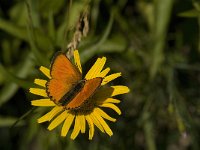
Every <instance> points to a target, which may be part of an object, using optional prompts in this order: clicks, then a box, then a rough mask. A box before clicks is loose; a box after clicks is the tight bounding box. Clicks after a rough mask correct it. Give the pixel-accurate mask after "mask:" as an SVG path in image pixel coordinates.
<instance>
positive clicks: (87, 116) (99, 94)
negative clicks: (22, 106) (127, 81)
mask: <svg viewBox="0 0 200 150" xmlns="http://www.w3.org/2000/svg"><path fill="white" fill-rule="evenodd" d="M74 62H75V65H76V66H77V68H78V69H79V71H80V72H81V73H82V67H81V63H80V56H79V53H78V50H75V51H74ZM105 63H106V58H105V57H102V58H98V59H97V61H96V62H95V64H94V65H93V66H92V67H91V69H90V70H89V71H88V73H87V74H86V76H85V79H86V80H90V79H93V78H96V77H102V78H103V81H102V83H101V87H100V88H99V89H98V90H97V91H96V92H95V93H94V95H93V96H92V97H91V99H90V100H89V101H88V102H87V103H85V104H83V105H84V106H83V107H80V108H79V109H77V110H76V111H74V110H70V109H69V110H66V109H65V108H64V106H61V105H57V104H56V103H54V102H53V101H52V100H51V99H50V98H49V97H48V94H47V93H46V83H47V82H48V81H47V80H43V79H35V81H34V83H35V84H37V85H39V86H40V88H30V92H31V93H32V94H35V95H39V96H42V97H44V98H42V99H38V100H33V101H31V104H32V105H33V106H41V107H53V108H52V110H51V111H50V112H48V113H47V114H45V115H44V116H42V117H41V118H39V119H38V120H37V121H38V123H43V122H46V121H49V122H51V123H50V124H49V126H48V130H53V129H54V128H56V127H57V126H58V125H60V124H61V123H63V122H64V123H63V125H62V129H61V136H64V137H65V136H66V135H67V133H68V131H69V129H70V127H72V128H73V131H72V133H71V139H75V138H76V137H77V136H78V134H79V133H80V132H81V133H85V131H86V125H87V124H88V126H89V139H90V140H91V139H92V138H93V135H94V125H95V126H96V127H97V128H98V129H99V130H100V131H102V132H103V133H107V134H108V135H109V136H112V135H113V132H112V130H111V129H110V127H109V126H108V124H107V123H106V121H105V119H107V120H109V121H112V122H115V121H116V119H115V118H112V117H110V116H109V115H108V114H107V113H105V112H104V111H103V110H102V108H104V107H106V108H110V109H112V110H114V111H115V112H116V113H117V114H119V115H120V114H121V111H120V109H119V108H118V107H117V106H116V104H117V103H119V102H120V100H118V99H115V98H113V97H114V96H116V95H120V94H125V93H128V92H129V88H128V87H126V86H122V85H117V86H106V87H105V86H104V85H105V84H107V83H108V82H110V81H112V80H114V79H116V78H118V77H120V76H121V73H114V74H111V75H108V76H107V74H108V72H109V71H110V68H106V69H104V70H103V67H104V65H105ZM40 71H41V72H42V73H43V74H44V75H45V76H47V77H48V78H49V79H51V75H50V70H49V69H48V68H45V67H43V66H41V67H40ZM49 79H48V80H49ZM73 122H74V126H73Z"/></svg>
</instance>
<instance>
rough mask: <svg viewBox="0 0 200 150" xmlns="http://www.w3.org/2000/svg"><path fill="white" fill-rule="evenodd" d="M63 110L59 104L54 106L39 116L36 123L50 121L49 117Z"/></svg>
mask: <svg viewBox="0 0 200 150" xmlns="http://www.w3.org/2000/svg"><path fill="white" fill-rule="evenodd" d="M62 110H63V108H62V107H60V106H55V107H54V108H53V109H52V110H51V111H50V112H48V113H47V114H45V115H44V116H42V117H40V118H39V119H38V120H37V122H38V123H42V122H45V121H51V119H52V118H53V117H54V116H56V115H57V114H58V113H59V112H61V111H62Z"/></svg>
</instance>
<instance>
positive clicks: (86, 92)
mask: <svg viewBox="0 0 200 150" xmlns="http://www.w3.org/2000/svg"><path fill="white" fill-rule="evenodd" d="M50 74H51V77H52V78H51V79H50V80H49V81H48V82H47V84H46V91H47V94H48V96H49V97H50V99H51V100H52V101H54V102H55V103H56V104H58V105H61V106H64V107H65V108H66V109H77V108H80V107H81V106H83V105H84V103H85V102H87V101H88V100H89V98H90V97H91V96H92V95H93V94H94V93H95V91H96V90H97V89H98V88H99V87H100V85H101V82H102V80H103V78H101V77H96V78H93V79H90V80H86V79H82V74H81V72H80V71H79V69H78V68H77V67H76V66H75V65H74V64H72V63H71V61H70V60H69V59H68V58H67V56H66V55H65V54H64V53H62V52H58V53H57V54H56V55H55V56H54V58H53V60H52V63H51V70H50Z"/></svg>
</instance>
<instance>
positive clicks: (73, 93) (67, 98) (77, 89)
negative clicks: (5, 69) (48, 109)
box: [59, 80, 86, 106]
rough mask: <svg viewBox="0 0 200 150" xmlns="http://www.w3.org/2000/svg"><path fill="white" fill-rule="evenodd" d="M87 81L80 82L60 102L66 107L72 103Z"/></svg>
mask: <svg viewBox="0 0 200 150" xmlns="http://www.w3.org/2000/svg"><path fill="white" fill-rule="evenodd" d="M85 82H86V80H80V81H79V82H78V83H77V84H76V85H75V86H74V87H73V88H72V89H71V90H70V91H69V92H67V93H66V94H65V95H64V96H63V97H62V98H61V99H60V101H59V103H60V104H61V105H62V106H64V105H66V104H67V103H68V102H69V101H71V100H72V99H73V98H74V97H75V96H76V95H77V94H78V93H79V92H80V91H81V90H82V88H83V87H84V85H85Z"/></svg>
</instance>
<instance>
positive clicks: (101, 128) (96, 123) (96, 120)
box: [90, 113, 105, 133]
mask: <svg viewBox="0 0 200 150" xmlns="http://www.w3.org/2000/svg"><path fill="white" fill-rule="evenodd" d="M90 117H91V119H92V121H93V123H94V124H95V125H96V126H97V128H99V130H101V132H103V133H105V132H104V129H103V127H102V125H101V124H100V122H99V120H98V119H97V118H96V117H95V115H94V114H93V113H91V114H90Z"/></svg>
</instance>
